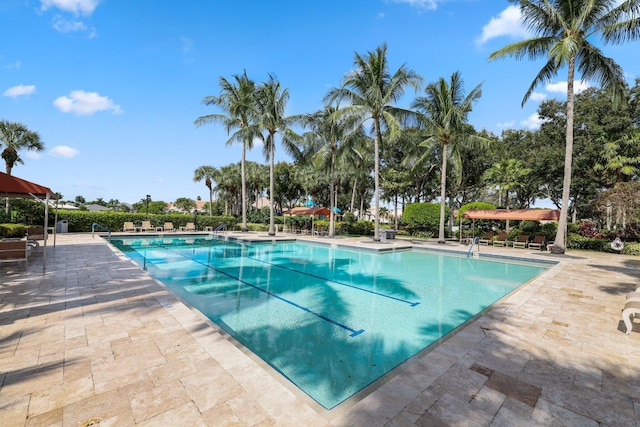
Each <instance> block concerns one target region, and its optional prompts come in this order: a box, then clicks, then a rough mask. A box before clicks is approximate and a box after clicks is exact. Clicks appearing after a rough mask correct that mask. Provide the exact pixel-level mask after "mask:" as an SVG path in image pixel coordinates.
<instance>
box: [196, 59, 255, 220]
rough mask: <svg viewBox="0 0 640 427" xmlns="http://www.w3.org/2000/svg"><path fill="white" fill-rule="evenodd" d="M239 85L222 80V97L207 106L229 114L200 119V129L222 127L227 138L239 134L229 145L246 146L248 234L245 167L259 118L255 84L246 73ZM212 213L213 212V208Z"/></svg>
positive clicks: (244, 213)
mask: <svg viewBox="0 0 640 427" xmlns="http://www.w3.org/2000/svg"><path fill="white" fill-rule="evenodd" d="M233 78H234V79H235V83H233V82H229V81H228V80H227V79H225V78H224V77H220V83H219V85H220V95H219V96H207V97H205V98H204V99H203V101H202V102H203V103H204V104H205V105H215V106H217V107H219V108H220V109H222V110H223V111H225V112H226V113H227V115H224V114H209V115H206V116H201V117H198V118H197V119H196V121H195V125H196V126H202V125H204V124H207V123H222V124H223V125H224V126H225V128H226V131H227V134H228V133H230V132H231V131H233V130H235V132H234V133H233V134H232V135H231V137H230V138H229V140H227V145H230V144H232V143H233V142H234V141H237V142H240V143H241V144H242V160H241V162H240V164H241V165H240V169H241V172H240V174H241V175H242V227H241V229H242V231H247V230H248V228H247V184H246V175H245V163H246V154H247V150H251V149H252V148H253V140H254V138H255V137H256V129H255V128H254V127H252V123H253V122H252V121H253V120H254V118H255V109H254V96H255V90H256V88H255V83H254V82H253V81H252V80H251V79H249V78H248V77H247V72H246V71H245V72H244V73H243V74H242V75H234V76H233ZM210 209H211V208H210Z"/></svg>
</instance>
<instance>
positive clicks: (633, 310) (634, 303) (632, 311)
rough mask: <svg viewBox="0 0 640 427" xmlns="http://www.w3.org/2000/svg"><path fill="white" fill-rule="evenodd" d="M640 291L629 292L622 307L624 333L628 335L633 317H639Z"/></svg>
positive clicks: (631, 327)
mask: <svg viewBox="0 0 640 427" xmlns="http://www.w3.org/2000/svg"><path fill="white" fill-rule="evenodd" d="M639 315H640V292H630V293H628V294H627V300H626V302H625V304H624V308H623V309H622V315H621V317H622V321H623V322H624V326H625V334H627V335H629V334H630V333H631V331H632V330H633V319H634V318H635V317H640V316H639Z"/></svg>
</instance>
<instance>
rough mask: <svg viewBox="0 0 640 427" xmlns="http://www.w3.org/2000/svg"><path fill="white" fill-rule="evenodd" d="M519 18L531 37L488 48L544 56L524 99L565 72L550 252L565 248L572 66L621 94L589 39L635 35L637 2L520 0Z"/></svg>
mask: <svg viewBox="0 0 640 427" xmlns="http://www.w3.org/2000/svg"><path fill="white" fill-rule="evenodd" d="M519 3H520V14H521V16H522V22H523V24H524V25H525V26H526V27H527V28H528V30H530V31H531V32H533V33H534V34H535V36H534V37H533V38H530V39H527V40H522V41H520V42H516V43H512V44H510V45H507V46H505V47H503V48H502V49H500V50H498V51H496V52H494V53H492V54H491V55H490V57H489V59H490V60H494V59H498V58H504V57H507V56H513V57H515V58H516V59H522V58H525V57H528V58H530V59H538V58H541V57H544V58H547V62H546V63H545V65H544V66H543V67H542V69H541V70H540V71H539V72H538V75H537V76H536V77H535V78H534V80H533V82H532V83H531V86H529V89H528V90H527V92H526V93H525V95H524V98H523V100H522V105H524V104H525V103H526V102H527V100H528V99H529V97H530V96H531V94H532V93H533V91H534V89H535V88H536V87H537V86H538V85H539V84H542V83H545V82H549V81H551V78H552V77H554V76H555V75H557V74H558V72H559V71H560V69H561V68H563V67H564V66H566V67H567V68H568V72H567V114H566V117H567V129H566V146H565V157H564V180H563V183H562V206H561V210H560V220H559V221H558V232H557V234H556V237H555V240H554V243H553V245H552V246H551V247H550V249H551V252H553V253H559V254H562V253H564V252H565V251H566V246H565V237H566V234H565V233H566V227H567V212H568V205H569V190H570V187H571V162H572V157H573V105H574V90H573V82H574V77H575V72H576V67H577V69H578V71H579V72H580V73H581V74H582V79H583V80H588V79H594V80H595V81H596V82H598V83H599V84H600V85H601V86H602V87H603V88H604V89H606V90H610V91H611V93H612V94H613V95H614V99H616V100H618V99H620V98H621V95H622V93H623V92H624V88H625V81H624V75H623V73H622V69H621V68H620V66H619V65H618V64H617V63H616V62H615V61H614V60H613V59H611V58H608V57H606V56H604V55H603V53H602V51H601V50H600V49H599V48H598V47H597V46H595V45H593V44H592V43H591V42H590V41H589V39H590V38H592V37H593V36H594V35H596V34H600V36H601V38H602V40H603V41H604V43H605V44H619V43H623V42H627V41H632V40H637V39H638V38H640V18H639V15H640V2H638V1H637V0H625V1H623V2H622V3H620V4H618V5H617V6H616V4H617V3H619V1H617V0H591V1H584V0H531V1H529V0H519Z"/></svg>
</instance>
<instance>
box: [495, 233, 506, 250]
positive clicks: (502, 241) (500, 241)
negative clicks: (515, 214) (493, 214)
mask: <svg viewBox="0 0 640 427" xmlns="http://www.w3.org/2000/svg"><path fill="white" fill-rule="evenodd" d="M493 246H502V247H504V246H507V232H506V231H501V232H499V233H498V236H497V237H496V238H495V239H494V240H493Z"/></svg>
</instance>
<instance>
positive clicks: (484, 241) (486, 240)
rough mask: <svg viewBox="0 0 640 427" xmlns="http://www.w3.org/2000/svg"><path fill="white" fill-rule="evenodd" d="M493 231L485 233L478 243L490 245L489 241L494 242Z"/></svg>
mask: <svg viewBox="0 0 640 427" xmlns="http://www.w3.org/2000/svg"><path fill="white" fill-rule="evenodd" d="M493 236H494V234H493V231H487V232H486V233H484V236H483V237H482V238H480V240H478V243H479V244H481V245H489V242H493Z"/></svg>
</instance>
